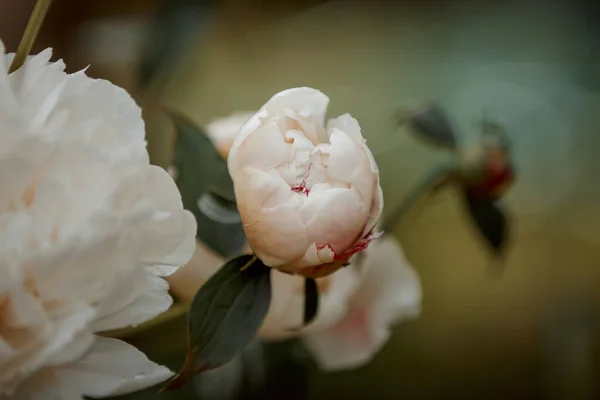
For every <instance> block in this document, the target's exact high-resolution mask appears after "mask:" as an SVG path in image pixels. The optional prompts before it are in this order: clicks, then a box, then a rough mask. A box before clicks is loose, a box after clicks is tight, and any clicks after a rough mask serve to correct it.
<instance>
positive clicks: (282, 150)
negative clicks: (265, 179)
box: [227, 122, 292, 180]
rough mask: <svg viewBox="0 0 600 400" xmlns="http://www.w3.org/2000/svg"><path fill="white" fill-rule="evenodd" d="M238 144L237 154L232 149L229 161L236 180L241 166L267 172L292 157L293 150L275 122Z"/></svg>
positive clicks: (230, 169) (233, 177)
mask: <svg viewBox="0 0 600 400" xmlns="http://www.w3.org/2000/svg"><path fill="white" fill-rule="evenodd" d="M238 138H239V136H238ZM236 143H237V148H236V149H235V152H234V150H233V149H232V150H231V152H230V157H229V158H228V159H227V162H228V165H227V166H228V168H229V173H230V174H231V177H232V179H234V180H235V175H236V174H237V172H238V170H239V169H240V167H241V166H244V167H245V168H256V169H261V170H267V169H271V168H275V167H277V166H278V165H280V164H282V163H284V162H286V161H288V160H289V159H290V158H291V157H292V148H291V146H289V145H288V144H286V143H285V141H284V136H283V133H282V132H281V131H280V130H279V127H278V126H277V124H276V123H275V122H270V123H268V124H265V125H263V126H261V127H260V128H259V129H257V130H255V131H253V132H252V133H251V134H249V135H247V136H246V138H245V140H243V141H242V142H237V139H236ZM232 155H234V156H232Z"/></svg>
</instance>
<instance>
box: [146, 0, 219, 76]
mask: <svg viewBox="0 0 600 400" xmlns="http://www.w3.org/2000/svg"><path fill="white" fill-rule="evenodd" d="M212 3H214V1H212V0H210V1H207V0H201V1H199V0H163V1H162V2H161V4H160V6H159V8H158V10H157V13H156V16H155V17H154V18H153V20H152V21H150V22H151V23H150V24H149V26H148V29H147V30H146V32H145V35H144V38H143V42H142V46H141V62H140V65H139V67H140V70H139V74H138V76H139V80H140V82H139V84H140V85H142V86H145V85H147V84H149V83H150V82H151V81H152V79H155V78H156V75H157V74H159V73H160V74H164V76H161V78H166V77H167V76H168V75H169V74H170V73H171V72H172V71H173V69H174V68H175V67H176V66H177V64H178V59H179V57H181V55H182V54H183V53H184V51H185V49H186V48H187V47H188V46H189V45H190V43H191V42H192V41H193V39H194V38H196V36H198V33H200V32H202V31H203V30H206V28H207V27H208V25H209V23H210V18H211V15H212V10H211V8H212V6H213V4H212ZM199 31H200V32H199ZM196 44H197V43H196ZM195 51H197V47H196V48H195Z"/></svg>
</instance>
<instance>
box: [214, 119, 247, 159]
mask: <svg viewBox="0 0 600 400" xmlns="http://www.w3.org/2000/svg"><path fill="white" fill-rule="evenodd" d="M253 115H254V112H236V113H233V114H231V115H229V116H227V117H225V118H217V119H214V120H212V121H210V123H208V124H207V125H206V133H207V134H208V136H209V138H210V140H211V141H212V142H213V144H214V146H215V148H216V149H217V151H218V152H219V153H220V154H221V156H222V157H223V158H225V159H227V156H228V155H229V149H231V145H232V144H233V141H234V140H235V138H236V137H237V136H238V134H239V133H240V129H241V128H242V126H243V125H244V124H245V123H246V121H248V120H249V119H250V117H252V116H253Z"/></svg>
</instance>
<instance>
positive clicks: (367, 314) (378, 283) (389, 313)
mask: <svg viewBox="0 0 600 400" xmlns="http://www.w3.org/2000/svg"><path fill="white" fill-rule="evenodd" d="M363 268H365V272H364V273H365V276H364V279H363V281H362V283H361V287H360V289H359V290H358V292H357V293H356V295H355V296H354V298H353V299H352V303H351V307H350V310H349V312H348V313H347V314H346V316H345V317H344V318H343V319H342V320H341V321H340V322H339V323H338V324H337V325H336V326H334V327H333V328H331V329H326V330H323V331H315V332H314V333H311V334H310V335H306V336H305V337H304V341H305V343H306V345H307V347H308V348H309V350H310V351H311V352H312V354H313V355H314V357H315V359H316V360H317V362H318V364H319V366H320V367H321V368H322V369H324V370H327V371H334V370H343V369H352V368H358V367H360V366H362V365H365V364H366V363H368V362H369V361H370V360H371V359H372V358H373V357H374V356H375V354H377V352H378V351H379V350H380V349H381V348H382V347H383V345H384V344H385V343H386V341H387V340H388V338H389V336H390V334H391V328H392V326H393V325H394V324H395V323H396V322H398V321H399V320H401V319H407V318H414V317H415V316H416V315H418V314H419V312H420V303H421V286H420V282H419V279H418V277H417V275H416V273H415V272H414V270H413V269H412V267H411V266H410V264H409V263H408V262H407V261H406V259H405V258H404V254H403V252H402V249H401V248H400V245H399V244H398V242H397V241H396V240H395V239H394V238H390V237H387V238H382V239H379V240H376V241H374V242H373V243H372V245H371V247H369V248H368V249H367V250H366V257H365V259H364V265H363Z"/></svg>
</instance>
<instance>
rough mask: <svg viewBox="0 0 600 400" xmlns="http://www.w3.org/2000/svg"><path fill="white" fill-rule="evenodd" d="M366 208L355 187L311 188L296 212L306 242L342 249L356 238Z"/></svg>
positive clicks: (366, 213)
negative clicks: (302, 225) (303, 227)
mask: <svg viewBox="0 0 600 400" xmlns="http://www.w3.org/2000/svg"><path fill="white" fill-rule="evenodd" d="M368 212H369V209H368V208H366V207H365V205H364V204H363V203H362V201H361V199H360V197H359V196H358V193H357V192H356V191H355V190H352V189H342V188H331V189H325V190H318V188H313V190H312V191H311V192H310V195H309V196H308V197H306V199H305V200H304V204H302V206H301V207H300V209H299V210H298V215H299V216H300V218H301V219H302V221H303V222H304V224H305V225H306V232H307V233H306V234H307V237H308V241H309V242H310V243H316V244H317V245H330V246H331V247H333V249H334V251H336V252H342V251H344V250H346V249H347V248H348V247H350V246H351V245H352V244H353V243H354V242H355V241H356V240H358V239H359V237H360V234H361V232H362V229H363V226H364V221H365V219H366V218H367V216H368ZM348 215H352V218H347V216H348Z"/></svg>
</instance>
